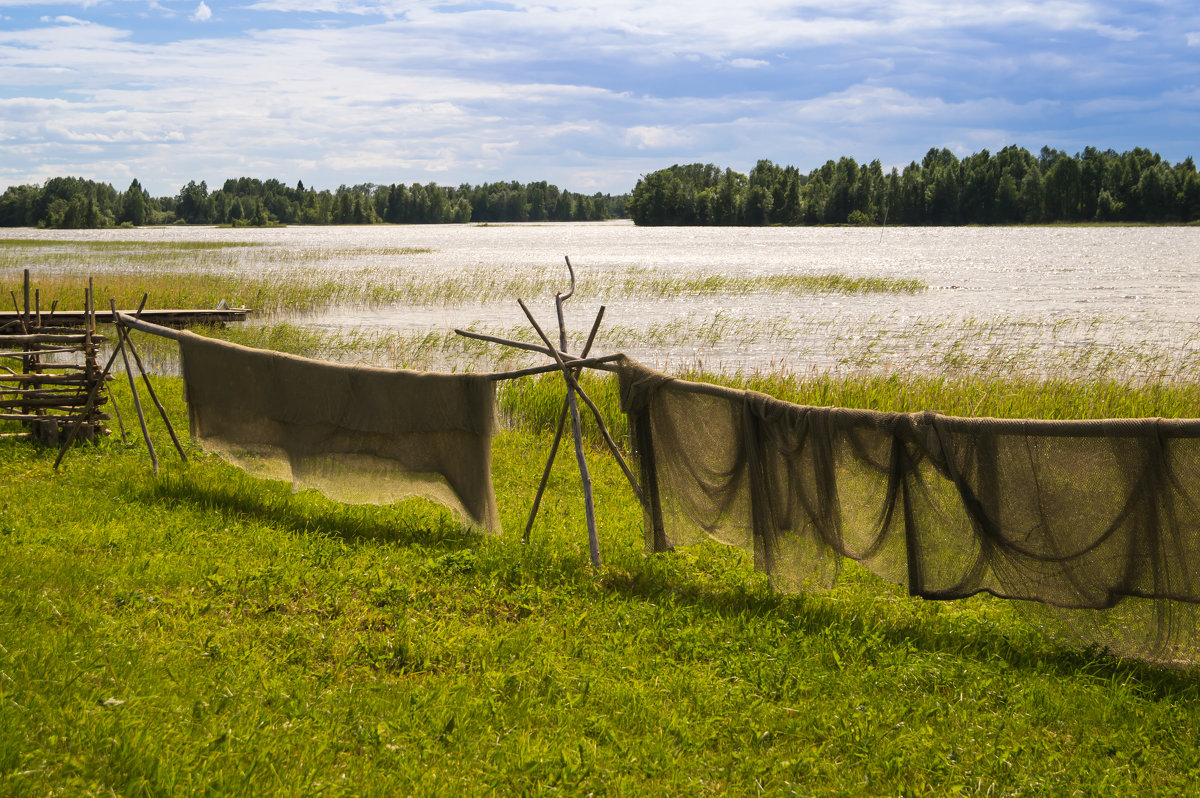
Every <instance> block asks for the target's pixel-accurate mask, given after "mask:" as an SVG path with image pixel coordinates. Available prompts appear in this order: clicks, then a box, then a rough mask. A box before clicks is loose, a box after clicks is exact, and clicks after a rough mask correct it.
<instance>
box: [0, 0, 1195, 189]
mask: <svg viewBox="0 0 1200 798" xmlns="http://www.w3.org/2000/svg"><path fill="white" fill-rule="evenodd" d="M193 3H194V0H193V2H191V3H173V2H159V3H152V4H150V5H147V4H146V3H144V2H132V1H131V0H124V1H122V0H116V1H114V2H108V3H103V4H95V3H91V2H87V1H86V0H79V1H78V2H74V3H56V2H12V0H0V16H2V17H3V18H4V19H3V24H2V25H0V188H2V187H4V186H7V185H12V184H16V183H25V182H38V181H41V180H44V179H46V178H48V177H51V176H54V175H61V174H77V175H81V176H84V177H90V178H93V179H99V180H105V181H108V182H112V183H114V184H116V185H118V187H119V188H121V187H123V186H124V185H125V184H127V183H128V181H129V180H130V179H132V178H134V177H137V178H138V179H139V180H141V181H142V183H143V184H144V185H146V186H147V188H149V189H150V190H151V191H152V192H154V193H156V194H173V193H175V192H176V191H178V189H179V187H180V186H181V185H182V184H183V183H184V182H186V181H187V180H189V179H197V180H199V179H207V180H209V181H210V182H218V181H220V180H222V179H224V178H226V177H233V176H240V175H251V176H258V177H277V178H279V179H282V180H285V181H288V182H294V181H295V180H299V179H302V180H304V182H305V184H306V185H315V186H322V187H336V186H337V185H339V184H341V183H347V184H353V183H358V182H364V181H375V182H413V181H420V182H428V181H431V180H433V181H438V182H442V183H451V184H457V183H460V182H472V183H477V182H483V181H488V180H521V181H528V180H543V179H544V180H550V181H552V182H555V183H557V184H558V185H560V186H562V187H564V188H570V189H572V190H578V191H606V192H614V193H616V192H623V191H627V190H629V189H630V188H632V186H633V185H634V183H635V182H636V181H637V178H638V177H639V175H641V174H644V173H646V172H648V171H652V170H654V169H657V168H661V167H663V166H668V165H670V164H672V163H686V162H692V161H706V162H708V161H711V162H713V163H717V164H718V165H720V166H731V167H733V168H736V169H741V170H747V169H749V168H750V167H751V166H753V164H754V162H755V161H756V160H757V159H758V158H771V159H773V160H776V161H778V162H781V163H791V164H795V165H797V166H800V167H801V168H802V169H809V168H813V167H815V166H818V165H820V164H821V163H823V162H824V161H825V160H827V159H829V158H836V157H839V156H841V155H851V156H854V157H857V158H859V159H860V160H867V159H871V158H875V157H878V158H880V159H881V160H883V162H884V164H885V166H891V165H898V166H903V165H904V164H907V163H908V162H909V161H910V160H913V159H917V160H919V159H920V158H921V157H922V156H923V155H924V153H925V151H926V150H927V149H928V148H929V147H942V146H948V147H951V148H952V149H954V150H956V151H958V152H959V153H960V154H965V153H967V152H971V151H975V150H978V149H982V148H985V147H986V148H989V149H993V150H994V149H997V148H999V147H1003V146H1005V145H1007V144H1019V145H1022V146H1027V147H1030V148H1031V149H1037V148H1039V147H1041V146H1042V145H1043V144H1048V145H1050V146H1053V147H1057V148H1060V149H1065V150H1068V151H1072V152H1074V151H1077V150H1079V149H1081V148H1082V147H1084V146H1088V145H1093V146H1099V147H1101V148H1108V147H1112V148H1114V149H1118V150H1119V149H1126V148H1129V147H1134V146H1146V147H1150V148H1152V149H1156V150H1158V151H1159V152H1161V153H1162V154H1163V155H1164V157H1167V158H1169V159H1172V160H1178V159H1180V158H1182V157H1184V156H1186V155H1189V154H1200V153H1193V152H1192V151H1191V148H1192V146H1193V144H1192V142H1193V141H1194V140H1195V136H1194V131H1195V130H1196V129H1198V127H1200V102H1198V101H1197V97H1198V95H1200V57H1198V56H1200V52H1198V48H1197V36H1198V34H1196V33H1181V31H1200V13H1198V12H1196V11H1192V10H1191V8H1190V5H1189V4H1185V3H1182V2H1174V1H1173V0H1159V2H1156V3H1154V4H1148V3H1119V2H1088V1H1087V0H1070V1H1067V0H1052V1H1051V2H1047V3H1036V4H1035V3H1030V2H1027V1H1026V0H1020V1H1018V0H992V1H991V2H986V3H984V2H978V1H977V0H967V1H966V2H959V3H954V4H949V3H942V2H933V1H932V0H893V2H887V3H884V2H875V1H874V0H846V2H843V3H840V4H837V5H836V6H835V7H831V6H830V5H829V4H828V3H824V2H821V3H817V2H808V1H804V0H802V1H801V2H795V1H793V0H763V1H762V2H753V3H750V4H748V5H747V7H745V8H735V7H733V6H732V5H731V4H727V3H719V2H710V1H709V0H695V1H694V2H688V3H682V2H674V0H667V1H666V2H638V1H636V0H614V2H611V3H605V4H603V5H601V4H589V3H580V2H559V3H557V4H554V3H551V4H546V3H531V2H519V1H518V2H494V1H492V0H485V1H484V2H471V1H470V0H468V1H467V2H451V3H446V2H442V1H441V0H439V1H438V2H433V1H432V0H406V1H405V2H353V1H352V0H318V2H291V0H264V1H263V2H257V3H252V4H250V5H242V6H237V5H229V6H226V5H224V4H219V3H214V4H213V6H211V7H210V5H209V4H208V3H207V2H200V3H199V4H198V5H195V4H193Z"/></svg>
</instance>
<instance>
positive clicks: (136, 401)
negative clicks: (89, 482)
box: [109, 299, 158, 474]
mask: <svg viewBox="0 0 1200 798" xmlns="http://www.w3.org/2000/svg"><path fill="white" fill-rule="evenodd" d="M109 302H110V303H111V304H112V311H113V317H114V318H115V317H116V315H117V305H116V302H115V301H113V300H112V299H110V300H109ZM128 335H129V333H128V332H126V331H122V332H121V343H122V344H127V343H129V342H128V341H127V340H126V338H127V337H128ZM119 348H120V350H121V360H122V362H124V364H125V376H127V377H128V378H129V390H130V391H131V392H132V393H133V409H134V410H136V411H137V417H138V423H139V424H141V426H142V437H143V438H145V439H146V450H147V451H148V452H150V465H152V466H153V467H154V473H155V474H157V473H158V454H157V453H156V452H155V451H154V442H153V441H151V440H150V429H149V428H148V427H147V426H146V414H145V413H143V412H142V400H141V398H140V397H139V396H138V390H137V383H136V382H135V381H134V379H133V369H132V368H131V367H130V365H129V355H127V354H126V353H125V349H126V347H125V346H121V347H119Z"/></svg>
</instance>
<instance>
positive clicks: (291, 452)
mask: <svg viewBox="0 0 1200 798" xmlns="http://www.w3.org/2000/svg"><path fill="white" fill-rule="evenodd" d="M179 344H180V352H181V355H182V362H183V376H184V382H185V384H186V386H187V388H186V389H187V401H188V412H189V418H190V424H191V431H192V436H193V437H194V438H196V439H197V440H198V441H199V442H200V443H201V445H202V446H203V447H204V448H205V449H207V450H209V451H212V452H215V453H216V454H218V455H220V456H221V457H222V458H223V459H225V460H227V461H229V462H231V463H233V464H234V465H237V466H239V467H241V468H243V469H245V470H246V471H248V472H250V473H252V474H255V475H257V476H262V477H268V478H274V479H284V480H288V481H291V482H292V483H293V485H294V487H295V488H297V489H300V488H316V489H317V490H319V491H321V492H322V493H324V494H325V495H327V496H329V497H330V498H332V499H335V500H338V501H343V502H349V503H366V504H388V503H391V502H394V501H398V500H400V499H403V498H407V497H412V496H422V497H425V498H429V499H432V500H434V501H437V502H439V503H441V504H444V505H446V506H447V507H449V508H451V509H452V510H454V511H456V512H457V513H459V514H460V515H461V516H462V517H463V518H464V519H465V520H467V521H468V522H469V523H471V524H473V525H475V526H479V527H481V528H483V529H485V530H487V531H490V532H495V533H499V531H500V520H499V514H498V512H497V509H496V496H495V492H494V490H493V488H492V476H491V460H492V455H491V440H492V435H493V432H494V427H495V415H496V412H495V387H494V386H495V383H494V382H493V381H492V380H490V379H489V378H488V377H487V376H486V375H478V374H426V373H420V372H413V371H397V370H393V369H381V368H367V367H361V366H346V365H340V364H336V363H325V362H321V361H316V360H309V359H307V358H302V357H295V356H293V355H286V354H280V353H278V352H268V351H264V350H261V349H251V348H248V347H244V346H239V345H237V344H231V343H227V342H224V341H216V340H213V339H211V338H205V337H203V336H199V335H194V334H192V333H184V334H183V335H182V337H181V338H180V341H179Z"/></svg>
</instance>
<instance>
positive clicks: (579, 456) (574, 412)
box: [529, 259, 600, 568]
mask: <svg viewBox="0 0 1200 798" xmlns="http://www.w3.org/2000/svg"><path fill="white" fill-rule="evenodd" d="M567 270H568V271H569V272H570V273H571V289H570V290H569V291H567V293H565V294H563V293H557V294H555V295H554V309H555V311H557V313H558V348H559V351H561V352H566V351H567V325H566V323H565V322H564V321H563V302H566V301H567V300H568V299H570V298H571V295H572V294H574V293H575V270H574V269H572V268H571V261H570V259H568V260H567ZM529 318H530V320H531V321H532V319H533V317H532V316H530V317H529ZM563 374H564V376H566V377H570V376H571V374H570V372H569V370H566V369H564V371H563ZM573 382H574V380H568V381H567V405H568V407H569V408H570V415H571V434H572V435H573V436H574V438H575V461H576V463H578V464H579V478H580V480H582V482H583V510H584V513H585V514H586V515H587V531H588V552H589V553H590V554H591V558H592V567H593V568H599V567H600V536H599V535H598V534H597V533H596V506H595V501H594V500H593V497H592V473H591V471H590V470H588V464H587V458H586V457H584V454H583V426H582V424H581V422H580V420H579V402H578V401H576V399H575V386H574V385H573V384H572V383H573Z"/></svg>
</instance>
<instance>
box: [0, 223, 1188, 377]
mask: <svg viewBox="0 0 1200 798" xmlns="http://www.w3.org/2000/svg"><path fill="white" fill-rule="evenodd" d="M5 235H6V236H9V237H29V238H38V239H50V240H64V241H71V240H75V241H78V240H120V241H130V240H138V241H140V240H146V241H184V240H203V241H212V240H224V241H254V242H259V243H261V244H263V245H264V246H261V247H254V248H245V249H239V250H231V253H232V254H231V255H230V256H229V257H228V259H227V260H226V261H221V262H218V263H217V264H216V265H214V264H213V263H212V262H211V261H206V262H204V263H201V262H199V261H198V262H197V266H196V268H198V269H203V268H217V269H233V270H254V271H255V272H259V273H262V272H265V273H269V274H270V275H271V276H272V278H277V279H279V280H281V281H286V280H288V279H303V278H304V275H305V274H311V273H313V271H314V270H315V271H318V272H327V273H330V274H336V275H341V276H342V278H343V279H353V280H363V281H368V282H369V281H372V280H378V281H381V282H388V281H393V280H395V279H396V278H397V276H400V275H402V276H404V277H405V278H406V279H411V278H412V277H413V276H414V275H416V276H419V277H420V278H429V279H431V280H432V279H443V278H458V277H461V278H462V279H463V280H479V279H481V276H482V275H489V274H498V275H510V276H526V277H529V278H531V279H537V278H543V279H544V278H547V277H548V278H550V279H551V280H552V281H553V280H561V287H562V289H563V290H565V289H566V287H567V284H568V282H567V272H566V269H565V267H564V265H563V256H564V255H565V256H569V257H570V258H571V262H572V263H573V264H574V266H575V267H576V272H577V276H578V279H579V285H580V292H579V295H578V296H577V297H576V298H574V299H572V300H571V301H570V302H569V303H568V304H567V308H568V325H569V326H570V327H571V328H572V329H573V330H575V331H577V333H578V334H580V335H582V334H584V333H586V330H587V327H588V326H589V325H590V321H591V318H592V316H593V315H594V314H595V312H596V309H597V307H598V306H599V305H600V304H601V303H603V304H605V305H606V306H607V315H606V320H605V326H604V330H605V331H606V332H605V333H604V334H603V335H602V336H601V338H600V339H599V342H598V344H597V347H596V351H597V352H610V351H616V350H618V349H619V350H621V351H626V352H628V353H629V354H631V355H633V356H635V357H637V358H639V359H642V360H644V361H647V362H649V363H651V364H654V365H656V366H659V367H664V368H677V367H680V366H690V365H696V364H699V365H703V366H704V367H706V368H708V369H713V370H746V369H761V368H770V369H775V370H778V369H787V370H792V371H796V372H802V371H806V370H809V369H841V370H861V369H871V370H895V369H910V368H919V369H921V370H925V371H933V372H947V373H952V372H955V371H956V370H972V371H977V370H980V369H985V370H986V369H991V370H999V371H1003V372H1005V373H1012V372H1016V371H1019V372H1022V373H1028V374H1031V375H1035V376H1047V375H1067V376H1071V375H1095V374H1096V373H1100V372H1103V373H1110V374H1112V375H1113V376H1117V377H1121V378H1135V379H1136V378H1141V377H1147V376H1157V377H1163V376H1165V377H1179V378H1186V379H1195V378H1196V377H1197V372H1200V366H1198V365H1197V364H1198V363H1200V336H1198V335H1197V332H1198V329H1197V324H1196V309H1197V308H1198V307H1200V279H1198V278H1200V263H1198V261H1197V256H1196V253H1197V252H1200V227H1035V228H1029V227H1001V228H879V227H870V228H850V227H839V228H694V227H689V228H661V227H660V228H640V227H636V226H634V225H632V224H631V223H628V222H608V223H578V224H517V225H496V226H488V225H427V226H426V225H422V226H383V225H379V226H368V227H292V228H276V229H246V228H242V229H218V228H192V227H167V228H144V229H139V230H100V231H39V230H27V229H26V230H15V231H9V232H6V233H5ZM397 248H417V249H427V250H430V251H428V252H418V253H416V254H407V255H402V256H396V255H394V254H391V255H389V254H378V253H379V251H380V250H395V249H397ZM289 255H295V257H289ZM38 268H40V267H38ZM89 268H92V269H103V268H105V266H104V265H103V264H99V265H95V264H93V265H90V266H89ZM112 268H124V267H122V266H121V264H119V263H115V264H113V266H112ZM822 274H841V275H847V276H851V277H882V278H893V279H897V280H905V279H916V280H920V281H922V282H924V283H925V284H926V285H927V286H928V288H927V289H926V290H923V291H919V292H917V293H912V294H909V293H890V292H883V293H856V294H846V293H836V292H816V293H812V292H797V291H765V290H754V289H753V286H751V288H750V289H746V288H745V285H744V284H739V283H738V281H739V280H744V278H763V277H769V276H772V275H822ZM680 276H690V277H695V278H705V277H719V278H728V280H729V281H730V285H731V288H730V289H729V290H721V289H720V288H716V289H714V288H712V287H711V286H710V287H709V288H706V289H705V290H701V291H695V292H687V293H683V294H680V295H675V296H656V295H653V294H652V293H651V292H646V291H641V290H639V288H638V286H641V285H648V284H650V283H651V282H653V281H654V280H655V279H658V278H667V277H680ZM35 279H36V277H35ZM739 286H740V287H739ZM523 298H524V299H525V300H526V302H527V303H528V304H530V306H531V307H532V308H533V309H534V312H535V313H536V314H538V315H539V316H540V320H541V321H542V323H543V325H544V326H551V325H552V324H553V321H554V313H553V292H552V291H550V290H548V289H547V290H546V291H545V292H544V293H543V294H541V295H530V296H525V297H523ZM515 300H516V297H515V296H512V297H489V298H487V299H485V300H484V301H447V302H440V301H431V300H428V299H426V300H424V301H422V302H420V303H397V304H386V305H378V306H371V307H333V308H330V309H328V310H323V311H321V312H319V313H316V314H309V315H304V316H296V317H294V318H292V321H294V322H296V323H299V324H303V325H305V326H309V327H312V328H314V329H317V330H321V331H323V332H325V333H327V334H330V335H334V336H337V335H358V336H362V335H367V336H370V335H381V334H391V333H395V332H397V331H398V332H402V333H405V334H424V333H429V332H434V333H445V332H448V331H449V330H450V329H451V328H453V327H455V326H468V325H474V326H475V327H476V329H480V330H484V331H488V332H493V333H500V334H511V335H517V334H522V335H523V336H524V337H526V338H529V337H531V334H524V333H522V329H523V328H525V327H527V324H526V322H525V320H524V317H523V315H522V314H521V311H520V309H519V308H518V307H517V305H516V301H515ZM275 320H277V319H274V318H272V319H264V320H261V322H260V323H266V322H271V321H275ZM387 365H402V364H395V363H388V364H387ZM442 365H446V366H455V365H457V364H454V363H448V364H442ZM477 365H478V364H477Z"/></svg>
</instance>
